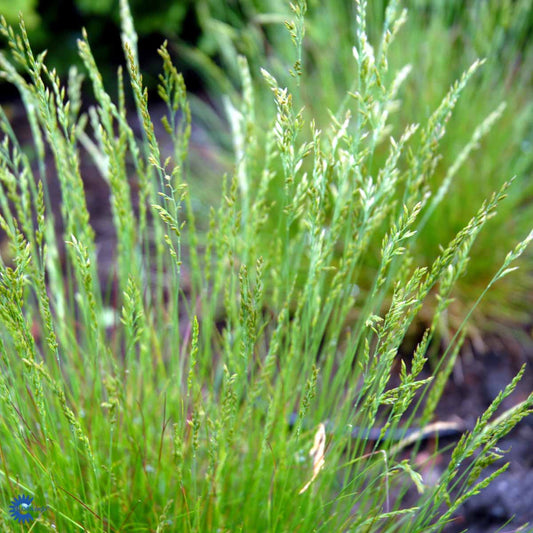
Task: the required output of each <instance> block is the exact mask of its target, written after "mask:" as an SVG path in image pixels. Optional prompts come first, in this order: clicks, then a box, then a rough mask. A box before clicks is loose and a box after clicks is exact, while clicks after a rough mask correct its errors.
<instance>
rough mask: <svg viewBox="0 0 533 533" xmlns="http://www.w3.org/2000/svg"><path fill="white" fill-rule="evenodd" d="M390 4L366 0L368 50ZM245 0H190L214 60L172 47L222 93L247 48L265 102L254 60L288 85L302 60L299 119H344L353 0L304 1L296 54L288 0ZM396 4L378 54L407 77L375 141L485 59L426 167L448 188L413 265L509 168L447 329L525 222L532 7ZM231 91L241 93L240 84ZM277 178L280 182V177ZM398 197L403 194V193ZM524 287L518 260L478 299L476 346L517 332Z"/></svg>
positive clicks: (367, 279) (435, 203) (372, 268)
mask: <svg viewBox="0 0 533 533" xmlns="http://www.w3.org/2000/svg"><path fill="white" fill-rule="evenodd" d="M388 3H389V2H384V1H382V2H380V1H374V2H371V3H370V4H369V6H368V17H367V18H368V20H367V24H366V27H367V33H368V41H369V44H371V45H373V46H374V48H375V49H376V50H377V49H378V48H379V43H380V40H381V38H382V28H383V23H384V19H385V12H386V7H387V5H388ZM241 4H242V5H243V6H245V8H244V9H243V10H242V11H243V13H244V15H243V14H242V13H241V12H240V11H238V10H236V9H232V8H231V6H230V5H226V4H220V3H218V2H209V1H208V0H205V1H203V2H199V3H198V6H199V7H198V11H199V15H198V18H199V20H200V22H201V27H202V29H203V31H204V33H205V38H204V41H205V42H206V43H210V46H207V45H206V46H205V47H204V49H206V51H207V52H209V53H211V54H213V53H214V51H217V50H218V53H219V61H218V62H215V61H212V60H210V58H209V56H208V55H207V53H206V54H202V53H201V52H200V51H198V50H196V49H195V50H187V49H186V48H185V47H183V46H181V47H178V48H177V51H178V53H179V54H180V55H181V56H182V57H184V56H188V57H189V58H190V60H191V61H193V62H195V64H196V65H197V67H198V68H200V69H201V70H202V72H204V74H205V76H206V79H208V80H212V83H213V86H214V87H223V88H224V91H226V92H231V90H232V89H231V87H232V86H237V87H240V81H239V79H240V78H239V75H238V73H237V72H236V65H237V64H238V60H237V57H238V55H239V54H243V55H245V56H246V57H247V58H248V61H249V63H250V69H251V72H252V82H253V84H254V90H255V91H256V94H258V95H260V96H259V97H258V100H260V101H262V102H266V101H268V95H267V93H266V91H265V89H266V88H265V84H264V83H263V82H262V79H261V77H260V75H259V69H260V67H264V66H265V65H268V69H269V71H270V72H271V73H273V74H274V75H275V76H276V79H278V81H279V83H280V84H281V85H282V86H287V85H289V86H290V85H291V83H292V82H291V80H292V76H291V75H290V72H289V71H290V70H293V71H294V70H297V69H296V68H295V67H294V64H295V63H296V62H299V64H300V67H299V68H300V70H301V72H300V74H299V76H298V77H299V79H301V80H302V82H301V83H300V86H299V87H298V88H296V86H295V85H294V84H293V86H294V90H293V97H294V98H295V99H296V101H297V104H296V106H297V107H300V106H301V107H303V108H304V111H303V113H304V116H305V117H306V120H308V121H311V120H314V121H315V123H316V124H317V127H318V128H319V129H325V128H327V124H329V122H330V115H329V111H332V112H333V113H335V114H336V117H337V119H340V117H341V116H342V114H343V112H344V111H346V110H347V109H348V108H349V107H350V106H349V105H348V104H349V101H350V98H349V97H348V96H347V92H348V91H352V92H354V91H355V90H356V88H357V84H358V80H357V78H356V77H354V66H353V56H352V47H353V44H354V42H355V41H356V39H357V26H356V24H354V20H355V10H356V6H355V3H354V2H346V1H344V0H334V1H332V2H328V8H327V9H323V7H322V6H321V5H320V4H317V3H316V2H309V5H308V7H307V12H306V18H305V32H306V38H305V39H304V43H303V46H302V48H301V53H299V54H297V53H295V50H294V46H293V45H292V43H291V41H290V39H287V38H286V29H285V28H284V27H283V24H282V23H283V21H284V20H286V19H287V18H288V17H289V16H290V10H289V6H288V4H287V3H285V2H274V3H273V2H242V3H241ZM404 6H405V7H406V8H407V9H408V17H407V19H406V20H405V22H404V24H403V25H402V27H401V29H400V30H399V31H398V32H397V34H396V35H395V46H392V47H391V48H390V50H388V53H387V54H386V58H387V63H388V65H389V68H388V72H386V73H384V74H383V75H384V76H385V80H384V81H385V83H387V84H389V85H390V84H391V83H392V76H394V75H395V74H396V73H398V72H400V71H401V72H402V73H403V75H404V76H406V79H405V80H404V82H403V83H402V84H401V85H400V86H399V87H398V94H397V97H396V98H395V101H391V105H390V106H389V109H388V117H387V128H385V132H386V134H385V135H384V136H383V138H382V140H381V141H385V140H386V139H387V135H388V134H389V132H394V133H395V135H399V133H400V132H401V131H402V130H403V128H404V127H405V125H406V124H409V123H421V124H423V123H425V122H426V121H427V120H428V118H429V117H430V116H431V113H432V112H433V111H434V110H435V109H436V108H437V107H438V106H439V104H440V102H441V101H442V98H443V97H444V95H445V92H446V89H447V87H449V86H450V85H451V84H452V83H454V82H455V80H456V79H458V78H459V77H460V76H461V74H462V72H463V71H466V70H467V69H468V68H469V67H470V65H471V64H472V63H473V62H474V61H475V60H476V59H477V58H484V60H485V63H484V64H483V66H482V67H481V68H479V69H478V70H477V71H476V73H475V75H474V76H473V77H472V79H471V80H470V82H469V83H468V85H467V86H466V87H465V88H464V90H463V95H462V97H461V98H460V99H459V101H458V102H457V104H456V106H457V108H456V111H455V112H454V114H453V116H452V117H450V119H449V120H446V123H445V124H443V127H444V129H443V131H442V137H441V138H440V139H439V158H438V159H436V160H435V161H434V168H432V169H431V172H429V173H428V174H427V176H425V181H424V184H423V186H424V187H426V188H427V189H428V190H431V191H437V190H439V189H441V192H444V191H445V190H448V189H451V194H445V195H443V194H434V195H433V198H432V200H431V202H430V204H431V207H428V209H426V212H425V213H424V215H423V217H422V220H421V223H420V225H419V227H418V228H417V229H418V230H419V233H418V235H417V239H416V242H413V246H412V253H413V254H414V256H415V258H416V261H417V262H419V263H421V264H428V263H429V262H431V261H433V260H434V258H435V256H436V255H437V253H438V250H439V248H438V247H439V246H440V245H441V244H442V243H445V242H449V241H450V240H451V239H452V238H453V237H454V235H456V234H457V232H458V231H459V230H460V229H461V228H462V227H464V226H465V225H466V224H467V223H468V221H469V220H470V218H471V217H472V216H473V214H474V213H475V211H476V209H477V207H478V205H479V202H480V200H481V198H484V197H487V196H489V195H490V194H491V192H492V191H494V190H496V189H499V188H500V187H501V186H502V185H503V183H504V182H505V181H506V180H507V179H509V178H510V177H512V176H514V177H515V178H516V181H515V186H514V187H513V188H512V189H511V190H510V191H509V192H508V198H507V201H506V202H505V203H504V204H502V205H501V206H500V208H499V209H500V213H501V217H500V218H499V219H494V220H492V221H490V222H489V223H488V229H487V231H484V232H483V233H482V234H481V235H480V236H479V238H478V239H477V241H476V243H475V246H474V253H473V254H471V258H470V266H469V268H468V270H467V271H466V272H465V273H464V275H463V276H461V277H460V278H459V279H458V280H457V283H456V284H455V286H454V289H453V292H452V295H453V297H454V298H455V301H454V302H453V304H452V305H451V306H450V308H449V309H448V312H447V316H446V320H443V321H442V324H441V326H440V332H441V333H442V334H443V337H444V339H447V338H449V337H450V336H453V334H454V333H455V331H456V330H457V328H458V327H459V326H460V324H461V322H462V317H463V316H464V315H465V314H466V313H467V312H468V310H469V309H470V308H471V307H472V305H473V304H474V303H475V302H476V300H477V296H478V294H479V293H480V292H481V291H482V290H483V288H484V287H485V286H486V285H487V283H489V281H490V279H491V277H492V275H493V273H494V266H495V265H496V264H500V263H501V262H502V261H503V260H504V258H505V255H506V253H507V251H508V250H509V249H510V248H511V247H512V246H514V243H515V242H516V241H518V240H520V239H521V238H522V236H523V235H525V234H527V232H528V231H529V229H530V222H529V221H530V220H531V216H532V213H531V204H530V202H529V198H530V196H531V184H530V180H529V176H530V174H531V170H532V168H533V160H532V156H531V154H532V152H531V150H530V149H528V147H529V146H530V145H531V141H532V136H531V135H532V130H531V127H530V124H531V118H532V111H533V108H532V107H531V103H530V87H531V81H532V73H533V72H532V70H531V67H530V66H529V65H531V64H533V63H532V62H531V60H530V58H531V54H532V47H531V45H530V43H529V41H528V39H527V34H528V27H529V24H530V21H531V20H532V19H531V15H532V14H533V11H532V8H531V4H530V2H528V1H527V0H526V1H519V2H509V1H505V2H498V1H488V2H486V1H484V0H473V1H472V2H468V3H467V4H465V3H464V2H456V1H454V0H452V1H446V2H427V1H426V0H407V1H405V2H402V7H404ZM273 49H274V50H275V53H273V52H272V50H273ZM288 65H290V66H291V67H292V68H288ZM402 69H404V70H402ZM229 80H233V82H230V81H229ZM234 98H235V99H236V101H238V100H239V96H238V95H235V97H234ZM351 108H352V110H353V106H352V107H351ZM256 113H257V115H256V117H257V121H258V122H263V121H265V122H268V120H269V117H270V114H271V110H270V109H268V108H267V106H266V105H263V106H258V108H257V110H256ZM419 132H420V130H419ZM304 135H306V132H305V133H304ZM307 138H310V136H307ZM419 140H420V138H419V133H418V134H415V136H414V139H413V141H414V142H415V143H416V142H419ZM387 155H388V145H387V142H377V143H376V146H375V149H373V150H372V158H371V159H370V161H371V168H370V169H369V172H370V173H371V174H372V175H375V174H376V173H377V172H378V171H379V169H380V168H382V167H383V166H384V164H385V161H386V158H387ZM213 181H216V180H213ZM277 185H278V187H281V183H280V182H279V181H278V182H277ZM395 200H396V201H398V202H402V201H403V200H402V198H401V196H396V197H395ZM385 231H386V227H385V226H384V227H383V228H382V233H381V234H379V235H377V236H376V238H375V239H373V240H372V242H371V243H370V245H371V246H373V247H374V250H375V253H376V254H378V253H379V247H380V244H381V237H382V235H383V233H384V232H385ZM530 259H531V254H530V252H528V253H527V254H526V257H524V258H522V259H521V260H520V262H519V264H526V262H528V260H530ZM364 267H365V272H363V273H362V276H361V277H360V279H359V281H358V283H359V285H360V288H361V290H363V291H367V290H369V289H370V287H371V286H372V280H373V279H374V276H375V275H376V269H377V264H376V261H368V262H367V263H366V264H365V265H364ZM531 288H532V279H531V273H530V270H529V269H528V268H522V269H520V271H519V272H517V274H516V275H515V276H514V277H513V278H512V279H511V278H509V279H506V280H502V282H501V283H500V284H498V286H496V287H494V289H493V290H492V291H491V292H490V294H488V295H487V296H486V298H485V299H484V300H483V301H482V302H481V303H480V304H479V305H478V306H477V307H476V309H475V313H474V317H475V320H474V321H472V322H471V323H470V325H469V326H468V328H469V335H468V336H469V337H471V338H473V339H474V340H475V343H476V346H477V347H478V348H479V347H480V346H481V345H482V338H484V337H485V336H486V335H487V334H494V333H497V334H498V335H501V336H502V337H503V338H504V339H505V337H511V338H514V337H516V335H517V328H516V325H517V324H522V325H526V326H527V324H528V323H529V312H528V310H529V309H530V308H531V299H530V297H529V296H528V295H529V294H531ZM431 315H432V310H430V312H429V317H428V319H424V320H423V321H424V323H425V324H426V325H428V324H429V323H430V321H431V319H430V317H431ZM526 340H527V339H526V338H524V337H523V338H522V341H526Z"/></svg>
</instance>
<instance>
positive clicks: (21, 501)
mask: <svg viewBox="0 0 533 533" xmlns="http://www.w3.org/2000/svg"><path fill="white" fill-rule="evenodd" d="M32 501H33V498H32V497H30V496H26V495H25V494H21V495H20V496H17V497H16V498H13V500H12V501H11V504H10V505H9V514H10V515H11V517H12V518H14V519H15V520H16V521H17V522H20V523H21V524H25V523H26V522H31V521H32V520H33V516H32V515H31V513H30V511H29V508H30V507H31V502H32Z"/></svg>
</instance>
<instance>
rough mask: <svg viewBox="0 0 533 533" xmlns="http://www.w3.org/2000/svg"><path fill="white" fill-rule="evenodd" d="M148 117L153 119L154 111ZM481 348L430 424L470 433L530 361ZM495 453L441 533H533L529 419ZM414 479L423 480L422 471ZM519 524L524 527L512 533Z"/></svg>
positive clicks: (518, 396) (106, 213)
mask: <svg viewBox="0 0 533 533" xmlns="http://www.w3.org/2000/svg"><path fill="white" fill-rule="evenodd" d="M156 112H157V113H160V110H156ZM8 113H9V115H10V116H11V119H12V121H13V125H14V128H15V130H16V131H17V134H18V135H19V139H20V142H21V144H23V145H29V144H30V143H31V136H30V132H29V130H28V126H27V123H26V121H25V119H24V111H23V109H22V108H21V107H20V106H19V105H18V104H10V105H9V108H8ZM205 139H206V137H205V135H204V134H203V133H202V131H201V130H199V129H196V130H194V131H193V139H192V145H193V146H192V147H193V158H194V157H196V158H197V159H202V160H206V159H207V160H208V161H209V164H210V165H215V166H221V165H222V166H223V164H222V163H221V162H220V159H219V158H217V157H216V156H214V155H213V154H212V153H210V150H209V148H208V147H207V144H206V141H205ZM47 168H48V169H49V171H50V176H49V178H50V180H51V184H52V185H51V189H50V190H51V191H52V195H53V196H54V198H53V209H54V211H55V216H56V220H60V211H59V209H60V192H59V187H58V185H57V183H55V182H54V180H53V176H52V173H53V169H54V163H53V159H52V157H51V156H50V164H49V165H47ZM81 171H82V175H83V177H84V181H85V191H86V195H87V204H88V208H89V211H90V214H91V224H92V226H93V228H94V230H95V233H96V238H97V249H98V250H99V258H98V259H99V269H100V276H101V279H102V280H109V274H110V273H111V272H112V271H113V268H114V249H115V234H114V229H113V224H112V221H111V210H110V206H109V199H108V190H107V186H106V184H105V182H104V180H103V179H102V178H101V177H100V175H99V174H98V171H97V170H96V168H95V166H94V165H93V164H92V163H91V162H90V161H89V159H88V158H87V157H83V158H82V169H81ZM59 229H60V228H59V227H58V230H59ZM1 249H2V246H1V243H0V250H1ZM532 318H533V317H532ZM485 347H486V352H485V353H480V352H479V349H477V350H476V349H474V348H473V349H472V350H471V351H467V352H466V353H465V354H463V356H462V358H461V359H460V361H459V362H458V366H457V368H456V371H455V373H454V376H453V377H452V379H451V380H450V382H449V383H448V385H447V388H446V391H445V394H444V396H443V399H442V401H441V403H440V406H439V407H438V410H437V413H436V418H437V419H438V420H443V421H445V420H451V419H454V418H459V419H461V420H462V421H463V422H464V423H465V425H466V427H473V425H474V424H475V421H476V419H477V417H479V416H480V415H481V414H482V413H483V411H484V410H485V409H486V408H487V407H488V406H489V405H490V403H491V402H492V400H494V398H495V397H496V396H497V394H498V393H499V392H500V391H501V390H502V389H503V388H504V387H505V386H506V385H507V384H508V383H509V382H510V381H511V379H512V378H513V376H514V375H515V374H516V373H517V372H518V370H519V369H520V367H521V365H522V364H523V363H524V362H526V361H528V360H529V361H533V350H531V348H527V347H524V346H523V344H519V343H510V342H509V340H507V342H506V343H501V342H500V341H499V340H498V338H496V337H495V338H493V339H487V340H486V341H485ZM530 351H531V352H530ZM532 390H533V371H532V369H531V368H529V369H527V370H526V374H525V375H524V378H523V379H522V381H521V383H520V384H519V385H518V387H517V390H516V391H515V393H513V395H511V396H510V397H509V398H508V399H507V400H506V401H505V402H504V405H503V406H502V410H505V409H508V408H510V407H512V406H513V405H515V404H516V403H518V402H519V401H521V400H524V399H525V398H526V397H527V396H528V394H529V393H530V392H531V391H532ZM499 448H500V449H501V450H504V451H506V452H507V453H506V454H505V457H504V459H503V460H500V461H498V462H497V463H496V464H494V465H493V466H492V467H491V468H489V469H488V470H487V471H486V472H485V474H484V475H489V474H490V473H491V472H492V471H494V470H495V469H496V468H499V467H500V466H501V465H502V464H503V463H504V462H506V461H509V462H510V467H509V468H508V470H507V471H506V472H505V473H503V474H502V475H501V476H500V477H499V478H497V479H496V480H495V481H494V482H493V483H492V484H491V485H490V486H489V487H488V488H487V489H485V490H484V491H483V492H482V493H480V494H479V495H478V496H475V497H473V498H472V499H471V500H469V501H468V502H467V503H466V504H465V505H464V506H463V507H462V508H461V509H460V511H459V512H458V513H457V516H456V517H455V519H454V521H453V522H452V523H450V524H449V525H448V526H447V528H446V530H445V531H446V533H459V532H460V531H469V532H471V533H492V532H496V531H501V532H504V533H511V532H513V531H530V532H531V531H533V417H531V416H530V417H529V418H528V419H525V420H523V421H522V422H521V423H520V424H519V426H518V427H516V428H515V429H514V430H513V431H512V432H511V433H510V434H509V435H508V436H507V437H506V438H505V439H504V440H503V441H501V442H500V443H499ZM422 454H423V451H421V452H420V455H421V457H422ZM444 459H445V457H442V460H441V461H440V466H441V467H442V468H443V467H444V465H445V464H446V461H445V460H444ZM421 471H422V473H423V474H424V471H423V467H421ZM438 474H439V462H437V463H436V464H435V462H434V463H433V466H432V467H431V469H428V470H427V471H426V472H425V474H424V475H425V476H426V477H431V478H432V479H434V482H437V481H438ZM426 482H428V479H426ZM527 522H529V524H530V525H529V526H526V528H525V529H518V528H519V527H520V526H523V525H524V524H526V523H527Z"/></svg>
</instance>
